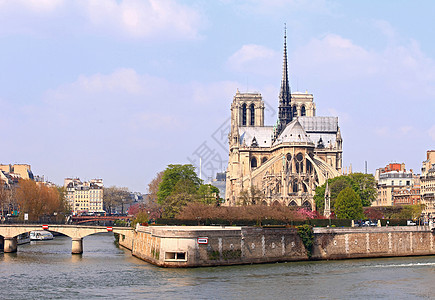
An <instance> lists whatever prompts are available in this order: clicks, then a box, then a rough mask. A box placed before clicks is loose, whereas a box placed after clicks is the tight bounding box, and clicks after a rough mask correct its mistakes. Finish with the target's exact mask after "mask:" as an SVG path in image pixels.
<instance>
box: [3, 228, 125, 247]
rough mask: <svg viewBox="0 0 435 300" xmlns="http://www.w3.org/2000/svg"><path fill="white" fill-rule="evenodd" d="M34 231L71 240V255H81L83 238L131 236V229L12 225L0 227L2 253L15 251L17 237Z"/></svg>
mask: <svg viewBox="0 0 435 300" xmlns="http://www.w3.org/2000/svg"><path fill="white" fill-rule="evenodd" d="M34 230H48V231H53V232H59V233H62V234H64V235H66V236H69V237H70V238H71V239H72V251H71V252H72V253H73V254H82V253H83V238H84V237H85V236H88V235H91V234H96V233H103V232H114V233H119V234H121V235H124V236H129V235H133V229H132V228H130V227H106V226H84V225H31V224H28V225H27V224H20V225H18V224H14V225H0V235H1V236H3V237H4V252H5V253H8V252H9V253H10V252H16V251H17V236H18V235H20V234H23V233H26V232H30V231H34Z"/></svg>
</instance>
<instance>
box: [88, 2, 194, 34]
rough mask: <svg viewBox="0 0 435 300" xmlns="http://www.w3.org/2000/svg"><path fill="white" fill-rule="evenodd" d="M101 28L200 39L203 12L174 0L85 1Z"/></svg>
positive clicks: (95, 23) (90, 16)
mask: <svg viewBox="0 0 435 300" xmlns="http://www.w3.org/2000/svg"><path fill="white" fill-rule="evenodd" d="M81 5H82V8H83V9H84V10H85V11H86V13H87V16H88V17H89V20H90V22H91V23H92V24H93V25H94V26H95V27H96V28H98V29H99V30H103V31H106V30H108V29H109V30H112V31H121V32H123V33H124V34H127V35H129V36H132V37H137V38H142V37H150V36H151V37H154V36H159V35H162V34H166V35H169V36H171V37H173V38H177V37H182V38H188V39H191V38H197V37H198V27H199V26H200V23H201V16H200V14H199V13H198V12H197V11H196V10H194V9H192V8H190V7H188V6H185V5H181V4H178V3H177V2H175V1H172V0H164V1H162V0H147V1H140V0H123V1H121V2H118V1H113V0H111V1H107V0H91V1H85V2H82V3H81Z"/></svg>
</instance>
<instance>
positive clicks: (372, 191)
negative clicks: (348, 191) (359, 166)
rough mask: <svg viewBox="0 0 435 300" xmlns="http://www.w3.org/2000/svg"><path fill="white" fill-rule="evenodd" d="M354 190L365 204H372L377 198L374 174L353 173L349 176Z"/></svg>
mask: <svg viewBox="0 0 435 300" xmlns="http://www.w3.org/2000/svg"><path fill="white" fill-rule="evenodd" d="M347 177H348V178H349V179H350V184H351V186H352V188H353V190H354V191H355V192H356V193H357V194H358V196H359V197H360V198H361V201H362V205H363V206H370V205H372V202H373V201H375V200H376V197H377V194H378V192H377V189H376V180H375V177H374V176H373V175H372V174H363V173H352V174H349V175H348V176H347Z"/></svg>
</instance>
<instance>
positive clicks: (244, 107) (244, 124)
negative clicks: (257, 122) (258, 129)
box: [242, 103, 246, 126]
mask: <svg viewBox="0 0 435 300" xmlns="http://www.w3.org/2000/svg"><path fill="white" fill-rule="evenodd" d="M242 126H246V103H245V104H243V105H242Z"/></svg>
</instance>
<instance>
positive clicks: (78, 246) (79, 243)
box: [71, 238, 83, 254]
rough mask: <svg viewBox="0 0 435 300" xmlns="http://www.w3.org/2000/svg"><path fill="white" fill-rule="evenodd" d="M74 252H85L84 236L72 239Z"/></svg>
mask: <svg viewBox="0 0 435 300" xmlns="http://www.w3.org/2000/svg"><path fill="white" fill-rule="evenodd" d="M71 253H72V254H82V253H83V238H73V239H72V251H71Z"/></svg>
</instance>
